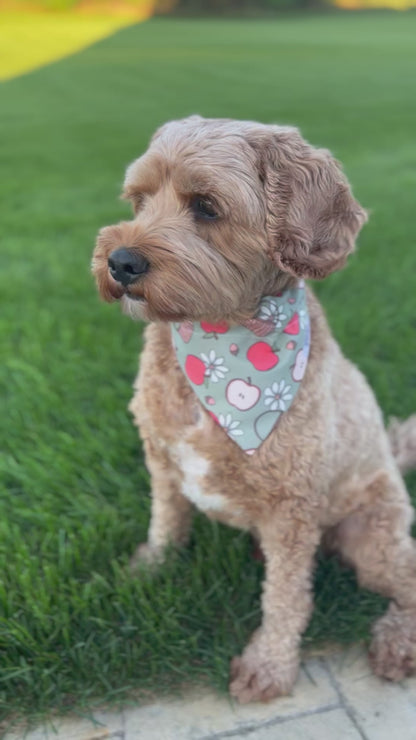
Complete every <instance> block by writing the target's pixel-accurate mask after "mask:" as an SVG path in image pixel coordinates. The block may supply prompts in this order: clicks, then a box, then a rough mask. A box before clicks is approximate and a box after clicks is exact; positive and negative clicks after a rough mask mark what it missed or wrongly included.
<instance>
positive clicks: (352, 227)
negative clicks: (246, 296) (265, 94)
mask: <svg viewBox="0 0 416 740" xmlns="http://www.w3.org/2000/svg"><path fill="white" fill-rule="evenodd" d="M260 176H261V178H262V180H263V183H264V190H265V194H266V201H267V229H268V233H269V242H270V248H271V253H272V257H273V259H274V261H275V262H276V264H277V265H278V267H279V268H280V269H281V270H283V271H284V272H287V273H289V274H291V275H294V276H296V277H303V278H313V279H321V278H324V277H326V275H329V274H330V273H331V272H334V271H335V270H338V269H340V268H341V267H343V266H344V264H345V262H346V259H347V257H348V255H349V254H350V253H351V252H353V251H354V247H355V239H356V236H357V234H358V232H359V231H360V229H361V227H362V225H363V224H364V223H365V222H366V220H367V214H366V212H365V210H364V209H363V208H362V207H361V206H360V204H359V203H358V202H357V201H356V200H354V198H353V196H352V193H351V189H350V186H349V184H348V181H347V178H346V177H345V175H344V174H343V172H342V170H341V167H340V165H339V164H338V162H336V160H335V159H334V158H333V157H332V155H331V153H330V152H329V151H328V150H326V149H315V148H314V147H312V146H310V145H309V144H308V143H307V142H306V141H304V139H302V137H301V136H300V134H299V132H298V131H297V130H296V129H289V128H288V129H285V130H282V129H280V131H279V130H278V129H277V130H276V131H275V132H273V133H272V134H271V136H270V137H269V139H268V141H265V140H264V139H263V145H262V146H261V147H260Z"/></svg>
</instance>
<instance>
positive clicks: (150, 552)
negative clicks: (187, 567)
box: [129, 542, 165, 575]
mask: <svg viewBox="0 0 416 740" xmlns="http://www.w3.org/2000/svg"><path fill="white" fill-rule="evenodd" d="M164 561H165V550H164V548H160V547H153V546H152V545H150V544H149V543H148V542H143V543H142V544H141V545H139V546H138V548H137V550H136V552H135V553H134V555H133V557H132V558H130V562H129V570H130V572H131V573H134V574H136V575H137V573H138V572H140V571H141V570H154V569H156V568H158V567H159V566H160V565H163V563H164Z"/></svg>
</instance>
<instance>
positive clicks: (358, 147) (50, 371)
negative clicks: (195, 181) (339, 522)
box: [0, 13, 416, 718]
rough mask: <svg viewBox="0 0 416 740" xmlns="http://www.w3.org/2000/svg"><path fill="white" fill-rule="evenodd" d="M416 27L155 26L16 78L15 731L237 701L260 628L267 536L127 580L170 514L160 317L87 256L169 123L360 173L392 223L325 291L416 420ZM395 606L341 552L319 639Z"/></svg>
mask: <svg viewBox="0 0 416 740" xmlns="http://www.w3.org/2000/svg"><path fill="white" fill-rule="evenodd" d="M415 33H416V15H415V14H410V13H409V14H406V15H404V14H403V15H395V14H385V15H383V14H380V15H375V16H370V15H368V16H359V15H351V16H344V15H343V16H328V17H326V16H321V17H315V18H303V19H302V18H294V19H290V18H285V19H283V20H276V21H271V20H267V21H256V22H254V21H249V22H243V21H240V22H239V21H227V22H224V21H223V22H215V21H207V20H204V21H168V20H155V21H151V22H149V23H146V24H142V25H138V26H135V27H130V28H127V29H124V30H123V31H120V32H118V33H117V34H116V35H114V36H113V37H111V38H108V39H106V40H104V41H102V42H100V43H98V44H96V45H95V46H93V47H92V48H89V49H87V50H85V51H83V52H82V53H79V54H78V55H76V56H73V57H71V58H69V59H65V60H62V61H60V62H58V63H56V64H53V65H51V66H49V67H46V68H44V69H41V70H38V71H37V72H34V73H32V74H29V75H26V76H23V77H20V78H16V79H14V80H10V81H8V82H5V83H3V84H2V86H1V88H0V96H1V97H0V107H1V111H2V116H1V122H0V126H1V130H0V145H1V161H2V169H1V171H2V178H1V180H0V204H1V215H0V222H1V225H2V265H1V267H2V269H1V272H0V281H1V283H0V296H1V300H2V306H1V313H0V354H1V357H2V363H1V376H0V378H1V380H0V383H1V389H0V392H1V394H2V398H3V399H4V401H5V402H4V403H3V406H2V414H1V417H0V424H1V438H2V449H3V454H2V458H1V474H2V488H1V496H0V528H1V536H0V560H1V562H0V572H1V584H0V653H1V655H0V658H1V659H0V717H3V718H5V717H6V716H8V715H9V713H11V712H17V713H20V714H22V713H26V714H32V715H33V714H34V713H44V712H47V711H48V710H49V709H51V708H54V709H56V710H57V711H63V710H65V709H68V708H70V707H72V706H77V707H80V706H84V705H88V704H89V703H91V702H93V700H94V699H95V698H96V697H99V698H100V697H101V698H103V699H107V700H110V699H113V700H116V699H117V698H122V697H124V696H126V694H128V693H129V692H131V691H133V690H134V691H136V690H138V689H139V690H141V691H151V692H152V691H161V690H162V689H166V688H172V687H177V686H178V685H182V684H183V683H185V684H186V683H189V682H194V681H196V680H206V681H208V682H209V683H211V684H212V685H215V686H218V687H221V688H224V687H225V686H226V681H227V673H228V661H229V658H230V657H231V656H232V655H233V654H234V653H235V652H238V651H240V650H241V648H242V647H243V645H244V643H245V642H246V640H247V638H248V636H249V633H250V631H251V630H252V629H253V627H255V626H256V625H257V624H258V622H259V619H260V611H259V590H260V581H261V571H262V567H261V566H260V565H259V564H258V563H257V562H255V561H254V560H253V559H252V557H251V554H250V543H249V541H248V539H247V538H246V536H245V535H243V534H241V533H237V532H235V531H232V530H229V529H226V528H224V527H221V526H217V525H213V524H211V523H209V522H208V521H207V520H206V519H204V518H202V517H200V518H199V517H198V518H197V521H196V524H195V528H194V536H193V540H192V543H191V546H190V547H189V549H188V550H187V551H186V552H184V553H183V554H182V555H181V556H180V557H179V558H178V559H176V560H175V559H172V560H171V562H169V564H168V565H167V566H166V568H164V569H163V570H162V572H161V573H160V574H158V575H157V576H155V577H154V578H151V577H148V578H143V579H142V580H134V579H132V578H131V577H130V576H129V575H128V574H127V573H126V571H125V565H126V563H127V560H128V558H129V556H130V554H131V553H132V552H133V549H134V547H135V545H136V544H137V543H138V542H139V541H140V540H143V539H144V538H145V536H146V529H147V525H148V518H149V498H148V491H149V480H148V476H147V474H146V472H145V470H144V466H143V458H142V455H141V452H140V451H139V448H138V445H137V437H136V432H135V430H134V428H133V426H132V423H131V419H130V416H129V414H128V412H127V410H126V406H127V402H128V400H129V398H130V395H131V383H132V380H133V377H134V374H135V371H136V364H137V352H138V349H139V346H140V327H138V325H137V324H136V325H135V324H133V323H132V322H130V321H129V320H127V319H126V318H125V317H122V316H121V315H120V313H119V310H118V308H117V306H108V305H104V304H102V303H101V302H100V301H99V299H98V297H97V295H96V292H95V287H94V285H93V281H92V278H91V277H90V274H89V261H90V255H91V251H92V247H93V243H94V239H95V234H96V232H97V230H98V228H99V227H101V226H103V225H105V224H110V223H114V222H115V221H117V220H118V219H121V218H126V217H128V214H129V211H128V207H127V205H126V204H125V203H122V202H120V201H119V200H118V194H119V191H120V184H121V181H122V177H123V170H124V167H125V165H126V164H127V163H128V162H130V161H131V160H132V159H133V158H134V157H136V156H137V155H138V154H139V153H140V152H141V151H142V150H143V149H144V148H145V147H146V145H147V141H148V139H149V136H150V134H151V133H152V131H153V130H154V128H155V127H156V126H157V125H158V124H160V123H161V122H163V121H164V120H166V119H169V118H174V117H178V116H184V115H187V114H189V113H192V112H199V113H201V114H204V115H209V116H231V117H236V118H254V119H259V120H262V121H265V122H267V121H270V122H271V121H279V122H283V123H285V122H291V123H296V124H298V125H299V126H300V127H301V128H302V131H303V132H304V134H305V136H306V137H307V138H309V139H310V140H311V141H313V142H314V143H316V144H318V145H325V146H328V147H329V148H331V149H332V150H333V151H334V152H335V154H336V155H337V156H338V158H339V159H341V160H342V161H343V162H344V163H345V166H346V171H347V174H348V176H349V177H350V179H351V180H352V182H353V184H354V190H355V193H356V195H357V197H358V198H359V199H360V200H361V202H362V203H363V204H364V205H365V206H366V207H368V208H369V209H370V210H371V211H372V217H371V221H370V223H369V225H368V226H367V227H366V228H365V230H364V232H363V235H362V237H361V239H360V249H359V254H358V256H357V257H354V258H353V259H352V260H351V263H350V265H349V267H348V268H347V269H346V270H345V271H343V272H341V273H339V274H337V275H334V276H333V277H331V278H330V279H329V280H327V281H326V282H325V283H323V284H322V285H319V286H317V291H318V293H319V296H320V298H321V299H322V301H323V303H324V305H325V307H326V308H327V310H328V314H329V317H330V321H331V324H332V327H333V329H334V332H335V334H336V336H337V338H338V339H339V340H340V342H341V344H342V346H343V347H344V349H345V351H346V353H347V354H348V355H349V356H350V357H351V358H352V359H353V360H354V361H356V362H357V363H358V365H359V366H360V367H361V368H362V369H363V370H364V371H365V372H366V374H367V376H368V377H369V379H370V381H371V383H372V385H373V387H374V388H375V391H376V393H377V395H378V398H379V400H380V402H381V404H382V407H383V410H384V412H385V413H386V415H389V414H391V413H395V414H398V415H402V416H406V415H408V414H410V413H411V412H412V411H414V410H415V409H416V342H415V331H416V311H415V304H416V290H415V282H416V278H415V276H416V248H415V191H416V143H415V131H416V99H415V96H414V80H415V77H416V55H415V51H414V38H415ZM410 484H411V490H412V491H413V495H415V492H416V488H415V479H414V478H413V479H411V480H410ZM382 609H383V602H382V600H381V599H379V598H378V597H376V596H372V595H370V594H368V593H366V592H362V591H359V590H358V589H357V587H356V585H355V581H354V578H353V576H352V575H351V574H350V573H349V572H348V571H345V572H344V571H342V570H341V568H340V567H339V566H338V565H337V564H336V563H335V562H334V561H329V562H322V563H320V564H319V567H318V570H317V576H316V609H315V613H314V617H313V619H312V622H311V625H310V627H309V629H308V631H307V633H306V636H305V644H310V643H311V642H319V641H322V640H326V639H330V640H340V641H351V640H355V639H357V638H362V637H366V636H367V635H368V626H369V623H370V621H371V619H372V618H373V617H374V615H376V614H378V613H379V612H380V610H382Z"/></svg>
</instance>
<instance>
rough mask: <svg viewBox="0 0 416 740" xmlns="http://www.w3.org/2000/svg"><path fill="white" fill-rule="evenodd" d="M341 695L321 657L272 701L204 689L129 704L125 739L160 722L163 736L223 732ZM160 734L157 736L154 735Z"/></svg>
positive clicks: (175, 738)
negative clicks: (241, 699) (289, 691)
mask: <svg viewBox="0 0 416 740" xmlns="http://www.w3.org/2000/svg"><path fill="white" fill-rule="evenodd" d="M338 704H339V699H338V696H337V693H336V691H335V690H334V687H333V686H332V685H331V683H330V680H329V677H328V673H327V671H326V670H325V668H324V667H323V666H322V664H321V662H320V661H319V660H316V659H315V660H311V661H310V662H308V665H307V667H306V671H305V670H301V673H300V677H299V680H298V683H297V685H296V688H295V691H294V693H293V696H287V697H282V698H281V699H279V700H278V701H274V702H270V703H269V704H246V705H244V706H241V705H240V704H238V703H236V702H234V701H231V700H230V699H229V698H227V697H223V696H217V695H216V694H214V693H211V692H210V693H207V692H204V693H203V694H202V695H199V694H194V695H193V696H191V697H189V698H188V700H187V702H186V705H184V702H183V701H181V700H180V699H178V700H175V701H170V702H166V701H165V702H158V703H157V704H153V705H151V706H149V707H143V708H142V710H141V711H140V712H137V710H134V709H133V710H125V712H124V714H125V733H126V736H125V740H136V739H137V740H144V739H146V740H148V738H151V737H153V736H152V732H154V728H155V727H157V728H158V732H157V736H158V739H159V740H203V738H206V737H209V736H210V735H218V734H221V735H222V734H223V733H224V732H232V731H234V732H247V730H250V729H253V728H255V727H256V726H258V725H261V724H264V723H265V722H270V721H271V720H276V719H287V718H289V717H294V716H298V715H299V714H303V713H305V712H311V711H316V709H326V708H328V707H334V706H338ZM155 737H156V736H155Z"/></svg>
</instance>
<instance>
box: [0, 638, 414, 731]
mask: <svg viewBox="0 0 416 740" xmlns="http://www.w3.org/2000/svg"><path fill="white" fill-rule="evenodd" d="M93 716H94V718H95V720H96V724H94V723H93V722H91V721H90V720H88V719H76V718H73V719H72V720H71V719H69V718H66V719H64V720H62V721H60V722H55V723H54V727H53V728H52V727H51V726H49V727H48V728H39V729H37V730H35V731H33V732H30V733H29V734H27V735H26V736H25V740H223V739H224V740H225V738H236V739H237V740H238V739H239V738H241V739H242V740H245V739H247V740H416V677H415V678H412V679H407V680H406V681H403V682H402V683H401V684H391V683H388V682H385V681H380V680H379V679H377V678H375V676H373V675H372V673H371V671H370V668H369V665H368V662H367V659H366V656H365V654H364V653H363V650H362V648H358V647H356V648H352V649H349V650H346V651H343V652H339V653H338V654H332V655H330V656H327V657H322V658H310V659H309V660H308V661H307V662H306V663H305V665H304V667H303V668H302V670H301V672H300V676H299V680H298V682H297V684H296V687H295V690H294V692H293V695H292V696H289V697H285V698H282V699H276V700H275V701H273V702H270V703H269V704H248V705H246V706H240V705H238V704H237V703H235V702H233V701H231V700H230V699H228V698H227V697H224V696H218V695H217V694H214V693H213V692H209V691H204V692H202V691H201V692H199V693H197V692H194V693H192V694H188V695H187V696H186V697H183V698H182V699H179V698H178V699H170V700H167V699H164V700H160V701H158V702H154V703H153V704H150V705H147V706H138V707H127V708H125V709H124V711H123V712H111V711H106V712H103V711H101V712H94V715H93ZM23 737H24V736H23V733H21V732H20V733H19V732H18V731H16V730H15V731H14V732H12V733H9V734H8V735H6V737H5V740H23Z"/></svg>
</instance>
